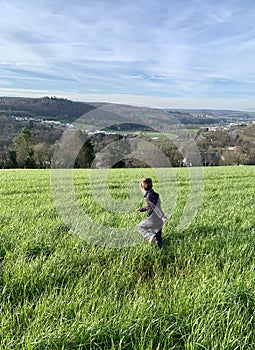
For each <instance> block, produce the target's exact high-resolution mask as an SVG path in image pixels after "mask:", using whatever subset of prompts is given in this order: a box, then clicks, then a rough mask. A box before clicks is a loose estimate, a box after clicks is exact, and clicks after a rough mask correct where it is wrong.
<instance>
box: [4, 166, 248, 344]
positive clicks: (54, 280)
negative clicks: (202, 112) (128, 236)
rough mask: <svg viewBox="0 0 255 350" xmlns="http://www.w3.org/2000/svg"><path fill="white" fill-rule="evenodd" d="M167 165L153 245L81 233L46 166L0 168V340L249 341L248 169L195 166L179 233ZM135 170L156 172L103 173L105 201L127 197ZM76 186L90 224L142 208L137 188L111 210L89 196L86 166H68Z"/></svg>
mask: <svg viewBox="0 0 255 350" xmlns="http://www.w3.org/2000/svg"><path fill="white" fill-rule="evenodd" d="M172 171H173V172H174V174H175V177H176V183H177V185H176V203H175V206H174V208H173V206H172V197H171V196H170V197H171V200H170V198H169V200H167V194H166V193H163V192H164V188H167V186H168V185H169V184H167V181H168V176H167V174H168V172H169V169H159V172H160V174H161V180H160V181H161V183H159V181H157V179H155V189H156V190H160V194H161V195H162V207H163V209H164V211H165V212H166V213H167V215H168V216H169V220H168V221H167V223H166V224H165V226H164V229H163V238H164V248H163V249H162V250H159V249H158V248H157V247H155V246H153V245H150V244H149V243H147V242H142V243H141V244H137V245H133V246H128V245H127V246H125V245H124V246H123V247H119V248H112V247H110V246H107V245H106V246H102V245H100V244H98V242H97V240H96V239H95V244H93V242H88V241H87V240H86V239H84V237H83V238H81V237H79V235H77V234H76V233H75V232H73V230H70V229H69V228H68V226H67V225H66V224H65V222H63V218H62V217H61V216H60V215H59V212H58V210H57V209H56V206H55V203H54V200H53V196H52V192H51V186H50V176H51V173H50V170H25V169H24V170H1V171H0V196H1V202H0V229H1V235H0V269H1V274H0V308H1V316H0V317H1V328H0V349H8V350H12V349H13V350H14V349H15V350H17V349H22V350H23V349H24V350H25V349H26V350H35V349H36V350H46V349H56V350H61V349H62V350H64V349H68V350H70V349H93V350H94V349H110V350H121V349H136V350H156V349H167V350H168V349H180V350H183V349H186V350H193V349H194V350H197V349H211V350H212V349H215V350H216V349H219V350H222V349H226V350H237V349H245V350H247V349H254V348H255V332H254V329H255V319H254V318H255V313H254V310H255V260H254V259H255V258H254V257H255V215H254V214H255V204H254V197H255V177H254V175H255V168H254V167H252V166H251V167H249V166H247V167H246V166H245V167H244V166H243V167H241V166H240V167H237V166H236V167H210V168H205V169H204V193H203V197H202V198H201V204H200V207H199V210H198V212H197V215H196V216H195V218H194V220H193V221H192V222H191V223H190V225H189V226H188V227H186V228H185V229H184V230H183V231H180V230H178V229H177V227H178V221H179V219H180V215H181V212H182V209H183V207H184V205H185V202H186V200H187V193H188V187H189V176H188V169H185V168H180V169H174V170H172ZM98 174H99V173H98ZM143 176H153V177H154V178H155V174H153V171H152V170H149V169H113V170H111V171H110V172H109V174H108V177H107V191H108V195H109V196H108V198H112V199H113V200H114V201H115V202H116V201H117V202H118V203H121V202H122V201H125V200H126V199H127V198H128V191H127V188H126V186H127V183H129V181H132V180H133V181H136V180H138V179H139V178H141V177H143ZM94 179H95V181H98V186H97V187H96V188H97V190H98V192H100V191H101V189H102V191H103V190H104V191H105V187H104V186H101V185H102V183H101V182H100V176H98V177H95V178H94ZM164 179H165V180H164ZM164 181H165V183H164ZM74 184H75V192H76V196H77V200H78V201H79V203H80V205H81V207H82V208H84V211H86V213H87V214H88V215H89V216H90V217H92V218H93V220H94V221H96V222H98V224H101V225H104V226H108V227H112V226H114V227H115V228H118V227H124V228H125V227H135V226H136V225H137V224H138V223H139V221H140V220H141V219H143V217H144V216H143V215H142V214H140V215H139V214H138V213H136V212H135V209H136V206H135V205H136V204H137V206H139V205H141V204H142V201H143V198H142V194H141V193H139V188H138V186H137V192H138V196H139V201H138V203H136V199H135V201H134V208H130V210H129V212H128V213H123V212H120V213H119V212H117V211H115V212H112V211H111V210H110V208H109V206H108V207H107V203H106V204H104V203H99V202H98V201H96V200H95V199H93V191H92V190H91V188H90V187H91V186H90V183H89V170H82V169H79V170H75V171H74ZM99 198H101V200H103V198H104V194H102V195H101V197H100V196H99ZM135 198H136V197H135ZM67 205H68V203H67ZM99 227H100V225H99ZM97 234H99V233H98V232H92V235H95V236H96V235H97ZM135 234H136V233H135ZM137 235H139V233H138V232H137Z"/></svg>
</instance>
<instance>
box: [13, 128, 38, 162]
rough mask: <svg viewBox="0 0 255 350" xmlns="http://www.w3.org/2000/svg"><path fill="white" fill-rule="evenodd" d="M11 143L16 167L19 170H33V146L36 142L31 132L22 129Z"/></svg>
mask: <svg viewBox="0 0 255 350" xmlns="http://www.w3.org/2000/svg"><path fill="white" fill-rule="evenodd" d="M13 143H14V149H15V151H16V159H17V163H18V166H19V167H21V168H34V167H35V159H34V145H35V143H36V141H35V137H34V136H33V135H32V133H31V131H30V130H28V129H27V128H23V129H22V130H21V132H20V133H19V135H18V136H16V137H15V138H14V140H13Z"/></svg>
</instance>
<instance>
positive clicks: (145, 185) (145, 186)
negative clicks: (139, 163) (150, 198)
mask: <svg viewBox="0 0 255 350" xmlns="http://www.w3.org/2000/svg"><path fill="white" fill-rule="evenodd" d="M140 186H141V189H142V190H144V191H148V190H150V189H151V188H152V179H151V178H149V177H147V178H143V179H141V180H140Z"/></svg>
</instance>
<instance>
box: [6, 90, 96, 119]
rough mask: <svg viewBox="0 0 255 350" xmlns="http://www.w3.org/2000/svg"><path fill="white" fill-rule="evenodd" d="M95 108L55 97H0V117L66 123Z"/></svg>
mask: <svg viewBox="0 0 255 350" xmlns="http://www.w3.org/2000/svg"><path fill="white" fill-rule="evenodd" d="M95 108H96V107H95V106H93V105H91V104H89V103H85V102H73V101H70V100H67V99H63V98H56V97H47V96H46V97H42V98H24V97H0V115H5V116H18V117H22V116H28V117H37V118H43V119H53V120H58V121H63V122H67V123H68V122H72V121H74V120H75V119H77V118H79V117H80V116H81V115H83V114H85V113H87V112H89V111H91V110H93V109H95Z"/></svg>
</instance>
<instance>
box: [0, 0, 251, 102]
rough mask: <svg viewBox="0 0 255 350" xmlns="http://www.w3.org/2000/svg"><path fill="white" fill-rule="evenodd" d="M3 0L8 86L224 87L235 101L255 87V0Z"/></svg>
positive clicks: (184, 90)
mask: <svg viewBox="0 0 255 350" xmlns="http://www.w3.org/2000/svg"><path fill="white" fill-rule="evenodd" d="M0 6H1V9H2V13H5V16H3V17H2V19H1V22H0V33H1V34H0V47H1V57H0V79H1V80H4V81H6V79H7V77H8V78H9V81H6V84H5V82H4V81H3V84H2V86H3V87H4V86H5V87H6V88H7V87H10V86H11V87H12V88H13V89H17V88H20V89H30V90H33V89H38V90H42V89H43V90H44V89H45V90H46V91H47V89H48V91H51V90H52V89H55V90H56V91H59V92H61V91H62V92H63V93H66V92H67V91H73V92H76V93H80V94H83V93H85V94H86V93H91V92H98V93H100V94H103V95H104V96H109V95H111V94H116V93H119V94H127V95H149V96H155V98H159V97H164V98H165V97H168V96H169V97H174V96H177V97H181V98H186V99H187V101H188V99H189V98H190V99H192V98H193V99H196V100H197V101H198V100H199V98H201V99H202V98H206V99H210V98H212V97H213V98H217V95H218V98H219V102H220V103H222V98H226V99H229V104H232V103H233V100H234V99H236V98H238V99H241V100H242V99H243V98H245V97H246V96H247V97H249V96H251V95H252V93H253V91H254V87H255V86H254V83H255V70H254V55H255V40H254V34H255V30H254V25H253V21H254V20H253V19H254V15H255V4H254V3H253V2H252V1H248V0H247V1H246V2H243V1H241V0H232V1H230V0H223V1H220V0H213V1H206V0H203V1H202V0H192V1H188V0H181V1H179V2H170V3H168V2H164V1H163V0H161V1H156V0H154V1H153V0H149V1H146V2H145V0H144V1H139V2H137V1H132V0H131V1H129V2H128V3H126V2H124V1H119V2H113V1H103V0H101V1H99V0H97V1H93V2H84V1H78V0H74V1H72V2H67V0H65V1H59V0H55V1H53V0H47V1H42V0H38V1H37V2H36V3H35V2H34V1H32V0H28V1H26V2H20V1H14V0H10V1H8V2H7V1H0ZM22 81H23V83H22ZM63 82H65V83H64V84H63ZM42 85H43V86H42ZM6 91H8V90H6ZM241 100H240V101H241ZM187 103H188V102H187Z"/></svg>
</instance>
